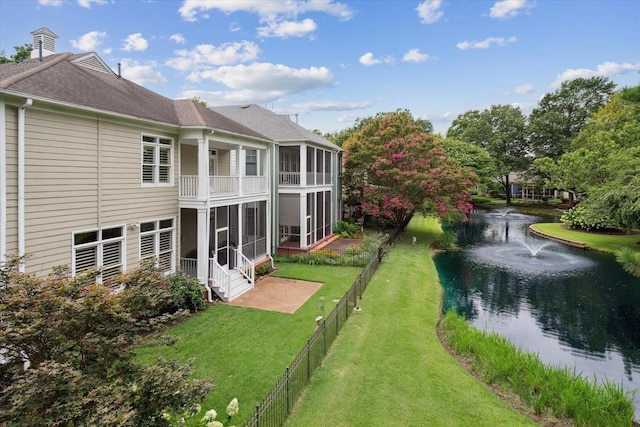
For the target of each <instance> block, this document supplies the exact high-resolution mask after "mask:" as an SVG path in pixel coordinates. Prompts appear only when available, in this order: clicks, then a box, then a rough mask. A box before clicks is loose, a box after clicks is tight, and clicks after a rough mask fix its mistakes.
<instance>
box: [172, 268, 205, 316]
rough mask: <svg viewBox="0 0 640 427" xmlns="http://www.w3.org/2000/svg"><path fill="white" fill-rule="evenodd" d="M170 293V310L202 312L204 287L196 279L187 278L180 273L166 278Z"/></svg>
mask: <svg viewBox="0 0 640 427" xmlns="http://www.w3.org/2000/svg"><path fill="white" fill-rule="evenodd" d="M168 280H169V282H170V293H171V310H172V311H173V312H176V311H179V310H185V309H186V310H189V311H190V312H191V313H195V312H197V311H200V310H204V307H205V303H204V293H203V290H204V287H203V286H202V285H201V284H200V282H199V281H198V279H196V278H193V277H188V276H186V275H185V274H184V273H182V272H178V273H176V274H172V275H170V276H168Z"/></svg>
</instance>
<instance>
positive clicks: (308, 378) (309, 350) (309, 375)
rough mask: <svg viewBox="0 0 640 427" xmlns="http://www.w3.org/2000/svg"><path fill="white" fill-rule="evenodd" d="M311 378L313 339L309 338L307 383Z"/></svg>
mask: <svg viewBox="0 0 640 427" xmlns="http://www.w3.org/2000/svg"><path fill="white" fill-rule="evenodd" d="M310 380H311V340H307V384H309V381H310Z"/></svg>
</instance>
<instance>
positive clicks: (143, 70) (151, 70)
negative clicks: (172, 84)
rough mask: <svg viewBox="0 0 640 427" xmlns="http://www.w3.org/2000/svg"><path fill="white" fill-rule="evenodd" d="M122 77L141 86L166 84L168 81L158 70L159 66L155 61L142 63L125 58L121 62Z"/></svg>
mask: <svg viewBox="0 0 640 427" xmlns="http://www.w3.org/2000/svg"><path fill="white" fill-rule="evenodd" d="M121 64H122V67H121V69H122V77H124V78H126V79H129V80H131V81H133V82H135V83H137V84H139V85H144V84H148V83H155V84H165V83H167V79H166V78H164V76H163V75H162V74H161V73H160V71H158V70H157V67H158V64H157V63H156V62H155V61H148V62H146V63H141V62H139V61H135V60H133V59H128V58H125V59H123V60H122V61H121Z"/></svg>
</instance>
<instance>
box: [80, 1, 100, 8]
mask: <svg viewBox="0 0 640 427" xmlns="http://www.w3.org/2000/svg"><path fill="white" fill-rule="evenodd" d="M92 4H97V5H101V4H107V0H78V5H79V6H82V7H86V8H87V9H91V5H92Z"/></svg>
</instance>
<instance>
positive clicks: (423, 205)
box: [345, 110, 477, 226]
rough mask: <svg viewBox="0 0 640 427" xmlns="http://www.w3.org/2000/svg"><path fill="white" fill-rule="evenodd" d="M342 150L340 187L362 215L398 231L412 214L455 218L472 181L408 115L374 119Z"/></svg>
mask: <svg viewBox="0 0 640 427" xmlns="http://www.w3.org/2000/svg"><path fill="white" fill-rule="evenodd" d="M364 123H365V124H363V126H362V127H361V129H359V130H358V131H357V132H355V133H354V134H353V136H352V137H351V138H350V140H349V141H348V142H347V144H345V182H347V183H348V186H349V188H350V190H351V194H352V196H353V195H355V194H357V195H358V196H359V197H357V198H355V197H354V199H356V200H359V202H360V203H361V207H362V208H363V210H364V211H365V212H366V213H369V214H371V215H372V216H374V217H379V218H384V219H390V220H392V221H393V222H394V223H395V224H396V225H397V226H400V225H402V224H403V223H404V221H405V220H406V219H407V217H408V216H409V215H410V214H412V213H413V212H414V211H415V210H420V211H422V212H425V213H432V214H435V215H438V216H439V217H441V218H460V217H462V216H464V215H465V214H466V213H467V212H468V211H469V209H470V207H471V206H470V204H469V203H468V201H469V199H470V195H469V189H470V188H471V186H472V185H474V184H475V182H476V181H477V179H476V177H475V175H474V174H473V173H472V172H471V171H469V170H468V169H466V168H463V167H460V166H457V165H456V164H454V162H451V161H450V160H449V158H448V157H447V155H446V153H445V151H444V149H443V147H442V141H441V139H440V138H438V137H436V136H435V135H433V134H430V133H427V132H425V126H424V123H423V122H422V121H420V120H414V118H413V116H412V115H411V113H410V112H409V111H407V110H398V111H397V112H395V113H379V114H377V115H376V116H375V117H373V118H370V119H368V120H366V122H364Z"/></svg>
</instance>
